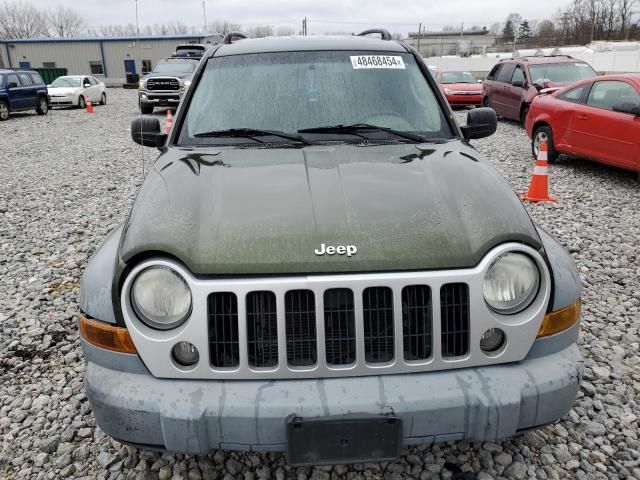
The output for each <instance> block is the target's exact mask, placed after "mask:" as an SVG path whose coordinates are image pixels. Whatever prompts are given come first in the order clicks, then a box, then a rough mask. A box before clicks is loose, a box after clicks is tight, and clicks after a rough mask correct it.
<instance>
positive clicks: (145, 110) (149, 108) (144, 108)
mask: <svg viewBox="0 0 640 480" xmlns="http://www.w3.org/2000/svg"><path fill="white" fill-rule="evenodd" d="M140 112H141V113H142V114H143V115H151V114H152V113H153V105H147V104H145V103H141V104H140Z"/></svg>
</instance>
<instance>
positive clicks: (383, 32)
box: [357, 28, 392, 40]
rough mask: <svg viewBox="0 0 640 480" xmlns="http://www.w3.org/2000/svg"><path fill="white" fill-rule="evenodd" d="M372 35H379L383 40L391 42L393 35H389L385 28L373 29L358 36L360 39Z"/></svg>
mask: <svg viewBox="0 0 640 480" xmlns="http://www.w3.org/2000/svg"><path fill="white" fill-rule="evenodd" d="M372 33H379V34H380V36H381V37H382V40H391V39H392V38H391V34H390V33H389V31H388V30H385V29H384V28H372V29H370V30H365V31H364V32H360V33H359V34H358V35H357V36H358V37H365V36H367V35H371V34H372Z"/></svg>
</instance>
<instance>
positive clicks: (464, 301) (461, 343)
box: [440, 283, 469, 358]
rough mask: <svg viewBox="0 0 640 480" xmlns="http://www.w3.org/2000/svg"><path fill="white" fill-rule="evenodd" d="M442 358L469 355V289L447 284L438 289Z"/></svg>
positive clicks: (460, 285)
mask: <svg viewBox="0 0 640 480" xmlns="http://www.w3.org/2000/svg"><path fill="white" fill-rule="evenodd" d="M440 319H441V322H442V325H441V332H442V356H443V357H444V358H451V357H461V356H463V355H466V354H467V353H469V287H468V286H467V285H466V284H464V283H449V284H447V285H443V286H442V288H441V289H440Z"/></svg>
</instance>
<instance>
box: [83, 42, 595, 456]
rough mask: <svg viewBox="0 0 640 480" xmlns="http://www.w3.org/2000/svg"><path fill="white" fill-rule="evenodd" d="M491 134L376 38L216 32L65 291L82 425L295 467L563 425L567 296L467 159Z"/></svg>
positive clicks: (505, 193)
mask: <svg viewBox="0 0 640 480" xmlns="http://www.w3.org/2000/svg"><path fill="white" fill-rule="evenodd" d="M371 33H378V34H380V35H381V37H382V38H373V37H372V36H371V35H370V34H371ZM365 34H366V35H365ZM495 129H496V116H495V113H494V111H493V110H491V109H487V108H480V109H476V110H472V111H470V112H468V119H467V125H465V126H462V127H460V126H458V125H457V124H456V122H455V121H454V117H453V115H452V113H451V110H450V108H449V107H448V105H447V102H446V100H445V99H444V97H443V96H442V94H441V93H440V91H439V89H438V85H437V84H436V81H435V80H434V79H433V77H432V76H431V75H430V74H429V71H428V68H427V65H425V64H424V62H423V61H422V59H421V58H420V56H419V55H418V54H417V52H416V51H415V50H413V49H412V48H411V47H409V46H407V45H405V44H403V43H402V42H398V41H394V40H391V37H390V35H388V33H387V32H386V31H383V30H375V31H368V32H363V34H361V35H357V36H345V37H301V38H273V39H256V40H248V39H243V38H242V37H241V36H240V35H229V36H227V37H226V38H225V41H224V42H223V43H222V44H220V45H218V46H216V47H214V48H212V49H211V50H210V51H208V52H207V54H206V55H205V57H204V58H203V60H202V62H201V63H200V64H199V66H198V68H197V70H196V72H195V74H194V77H193V81H192V84H191V87H190V88H189V89H188V90H187V91H186V92H185V98H184V99H183V102H182V103H181V106H180V108H179V109H178V112H177V114H176V122H175V124H174V126H173V129H172V131H171V133H170V134H169V135H166V134H164V133H161V130H160V124H159V121H158V119H157V118H153V117H138V118H136V119H134V120H133V122H132V127H131V134H132V136H133V139H134V140H135V141H136V142H137V143H140V144H141V145H145V146H151V147H157V148H158V149H159V150H160V152H161V154H160V156H159V157H158V159H157V160H156V161H155V164H154V166H153V168H152V170H151V171H150V172H149V174H148V175H147V177H146V179H145V181H144V183H143V185H142V187H141V189H140V192H139V194H138V196H137V198H136V201H135V204H134V206H133V208H132V210H131V212H130V215H129V217H128V218H127V220H126V222H125V223H124V225H122V226H121V227H119V228H117V229H116V230H115V231H113V232H112V233H111V234H110V235H109V237H108V238H107V239H106V240H105V242H104V243H103V244H102V246H101V247H100V248H99V250H98V251H97V252H96V253H95V255H94V256H93V258H92V259H91V261H90V262H89V265H88V266H87V268H86V271H85V274H84V277H83V281H82V287H81V299H80V307H81V310H82V313H83V315H82V317H81V320H80V329H81V339H82V346H83V349H84V354H85V359H86V362H87V368H86V374H85V385H86V391H87V395H88V397H89V400H90V401H91V405H92V407H93V412H94V414H95V417H96V420H97V422H98V425H99V426H100V428H102V429H103V430H104V431H105V432H106V433H108V434H109V435H111V436H113V437H114V438H116V439H118V440H120V441H122V442H125V443H128V444H132V445H137V446H140V447H144V448H153V449H166V450H170V451H176V452H187V453H201V452H208V451H210V450H212V449H235V450H253V451H264V450H275V451H287V452H288V459H289V461H290V462H291V463H292V464H295V465H310V464H322V463H334V462H335V463H346V462H356V461H357V462H363V461H367V460H383V459H389V458H394V457H395V456H397V455H398V453H399V451H400V447H401V445H403V444H416V443H430V442H441V441H449V440H458V439H460V440H467V441H484V440H488V441H491V440H496V439H498V438H502V437H507V436H511V435H514V434H517V433H518V432H522V431H525V430H528V429H531V428H536V427H539V426H541V425H545V424H548V423H550V422H554V421H556V420H557V419H558V418H560V417H561V416H563V415H564V414H565V413H567V412H568V411H569V409H570V408H571V407H572V405H573V403H574V401H575V398H576V395H577V392H578V388H579V382H580V379H581V374H582V366H583V361H582V357H581V355H580V351H579V349H578V346H577V345H576V339H577V336H578V328H579V314H580V289H581V287H580V280H579V277H578V274H577V272H576V269H575V266H574V263H573V261H572V259H571V258H570V256H569V255H568V253H567V252H566V251H565V250H564V249H563V248H562V247H561V246H560V245H559V244H558V243H557V242H556V241H555V240H554V239H553V238H551V237H550V236H549V235H548V234H547V233H545V232H544V231H543V230H541V229H540V228H539V227H537V226H536V225H535V224H534V223H533V222H532V221H531V219H530V218H529V216H528V215H527V212H526V210H525V208H524V207H523V205H522V204H521V202H520V201H519V200H518V198H517V196H516V195H515V194H514V192H513V191H512V190H511V188H509V186H508V185H507V184H506V183H505V182H504V181H503V180H502V178H501V177H500V176H499V175H498V173H496V170H495V169H494V168H493V167H492V165H491V162H490V161H489V160H487V159H486V158H485V157H483V156H482V155H481V154H480V153H478V151H477V150H476V149H474V148H473V146H472V145H470V142H469V141H470V140H471V139H474V138H481V137H485V136H488V135H491V134H492V133H493V132H494V131H495Z"/></svg>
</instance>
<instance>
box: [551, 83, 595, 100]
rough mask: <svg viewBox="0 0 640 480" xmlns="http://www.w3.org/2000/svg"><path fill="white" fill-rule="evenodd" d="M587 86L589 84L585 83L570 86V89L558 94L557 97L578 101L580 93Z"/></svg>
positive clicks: (580, 96)
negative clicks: (573, 86)
mask: <svg viewBox="0 0 640 480" xmlns="http://www.w3.org/2000/svg"><path fill="white" fill-rule="evenodd" d="M588 87H589V85H588V84H587V85H581V86H579V87H575V88H572V89H571V90H567V91H566V92H564V93H562V94H560V95H558V98H560V99H561V100H567V101H568V102H580V99H581V98H582V94H583V93H584V91H585V89H587V88H588Z"/></svg>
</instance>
